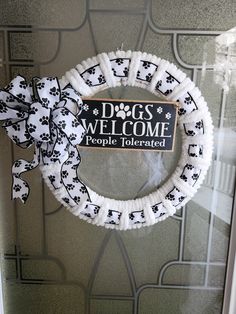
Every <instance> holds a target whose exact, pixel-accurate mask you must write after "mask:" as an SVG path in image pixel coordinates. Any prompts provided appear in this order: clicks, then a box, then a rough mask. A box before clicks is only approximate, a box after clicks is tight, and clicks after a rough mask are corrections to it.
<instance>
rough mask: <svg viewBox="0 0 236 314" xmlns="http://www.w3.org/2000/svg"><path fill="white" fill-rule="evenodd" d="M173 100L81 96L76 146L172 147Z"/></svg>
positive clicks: (118, 147) (173, 127)
mask: <svg viewBox="0 0 236 314" xmlns="http://www.w3.org/2000/svg"><path fill="white" fill-rule="evenodd" d="M177 107H178V104H177V103H176V102H171V101H143V100H142V101H138V100H121V99H119V100H118V99H116V100H115V99H95V98H89V99H88V98H84V99H83V107H82V109H83V110H82V111H81V114H80V116H79V117H80V120H81V123H82V125H83V127H84V128H85V130H86V131H87V133H86V135H85V136H84V138H83V141H82V142H81V143H80V146H86V147H91V148H92V147H94V148H110V149H136V150H137V149H139V150H154V151H173V147H174V138H175V130H176V121H177Z"/></svg>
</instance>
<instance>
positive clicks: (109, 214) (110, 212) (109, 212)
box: [107, 209, 113, 217]
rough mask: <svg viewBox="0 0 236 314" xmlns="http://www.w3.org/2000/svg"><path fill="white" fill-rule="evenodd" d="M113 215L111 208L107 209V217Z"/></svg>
mask: <svg viewBox="0 0 236 314" xmlns="http://www.w3.org/2000/svg"><path fill="white" fill-rule="evenodd" d="M112 216H113V214H112V210H110V209H109V210H108V214H107V217H112Z"/></svg>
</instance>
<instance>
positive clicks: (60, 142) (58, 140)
mask: <svg viewBox="0 0 236 314" xmlns="http://www.w3.org/2000/svg"><path fill="white" fill-rule="evenodd" d="M57 144H59V145H61V144H63V140H62V138H61V137H58V138H57Z"/></svg>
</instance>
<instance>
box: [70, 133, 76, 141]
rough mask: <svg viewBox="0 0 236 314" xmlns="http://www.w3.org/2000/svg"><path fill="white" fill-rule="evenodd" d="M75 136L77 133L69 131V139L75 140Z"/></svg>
mask: <svg viewBox="0 0 236 314" xmlns="http://www.w3.org/2000/svg"><path fill="white" fill-rule="evenodd" d="M76 138H77V135H76V134H75V133H71V134H70V136H69V140H70V141H74V140H76Z"/></svg>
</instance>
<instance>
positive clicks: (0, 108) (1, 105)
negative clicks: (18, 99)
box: [0, 101, 7, 113]
mask: <svg viewBox="0 0 236 314" xmlns="http://www.w3.org/2000/svg"><path fill="white" fill-rule="evenodd" d="M5 112H7V107H6V106H5V105H4V103H3V102H2V101H0V113H5Z"/></svg>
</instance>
